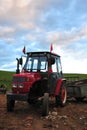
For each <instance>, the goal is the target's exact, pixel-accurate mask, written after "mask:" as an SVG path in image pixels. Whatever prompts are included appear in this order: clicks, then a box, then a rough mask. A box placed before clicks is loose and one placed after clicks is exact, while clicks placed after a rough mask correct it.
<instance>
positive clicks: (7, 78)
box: [0, 71, 87, 90]
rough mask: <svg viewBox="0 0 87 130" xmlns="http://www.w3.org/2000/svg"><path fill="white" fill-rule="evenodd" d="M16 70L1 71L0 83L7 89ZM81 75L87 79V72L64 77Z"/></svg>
mask: <svg viewBox="0 0 87 130" xmlns="http://www.w3.org/2000/svg"><path fill="white" fill-rule="evenodd" d="M14 73H15V72H9V71H0V85H1V84H5V85H6V86H7V89H8V90H9V89H10V88H11V81H12V76H13V74H14ZM74 76H75V77H79V79H85V78H86V79H87V74H64V77H74Z"/></svg>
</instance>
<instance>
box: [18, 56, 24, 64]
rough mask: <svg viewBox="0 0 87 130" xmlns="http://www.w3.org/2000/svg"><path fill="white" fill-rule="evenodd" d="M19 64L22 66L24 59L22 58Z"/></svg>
mask: <svg viewBox="0 0 87 130" xmlns="http://www.w3.org/2000/svg"><path fill="white" fill-rule="evenodd" d="M19 64H20V65H22V64H23V59H22V57H21V58H20V59H19Z"/></svg>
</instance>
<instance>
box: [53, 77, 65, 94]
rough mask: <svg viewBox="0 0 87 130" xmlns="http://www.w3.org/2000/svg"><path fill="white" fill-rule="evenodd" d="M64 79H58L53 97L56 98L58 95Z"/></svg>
mask: <svg viewBox="0 0 87 130" xmlns="http://www.w3.org/2000/svg"><path fill="white" fill-rule="evenodd" d="M65 81H66V80H65V79H59V80H58V82H57V85H56V90H55V96H58V95H59V93H60V88H61V86H62V83H63V82H65Z"/></svg>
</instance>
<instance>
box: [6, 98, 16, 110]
mask: <svg viewBox="0 0 87 130" xmlns="http://www.w3.org/2000/svg"><path fill="white" fill-rule="evenodd" d="M14 105H15V100H7V111H8V112H12V111H14Z"/></svg>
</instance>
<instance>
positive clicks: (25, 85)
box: [12, 72, 41, 93]
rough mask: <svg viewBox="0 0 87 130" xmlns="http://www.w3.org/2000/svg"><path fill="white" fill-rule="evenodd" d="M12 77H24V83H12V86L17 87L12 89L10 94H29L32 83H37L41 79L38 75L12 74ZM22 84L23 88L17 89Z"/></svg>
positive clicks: (33, 73)
mask: <svg viewBox="0 0 87 130" xmlns="http://www.w3.org/2000/svg"><path fill="white" fill-rule="evenodd" d="M13 77H16V78H17V77H18V78H19V77H24V78H25V77H26V81H25V82H14V81H13V82H12V85H13V84H15V85H17V87H16V88H13V87H12V92H13V93H29V90H30V88H31V87H32V85H33V84H34V82H36V81H39V80H40V79H41V76H40V74H39V73H37V72H36V73H35V72H32V73H20V74H14V75H13ZM19 84H22V85H23V88H19V87H18V85H19Z"/></svg>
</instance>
